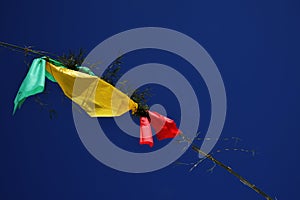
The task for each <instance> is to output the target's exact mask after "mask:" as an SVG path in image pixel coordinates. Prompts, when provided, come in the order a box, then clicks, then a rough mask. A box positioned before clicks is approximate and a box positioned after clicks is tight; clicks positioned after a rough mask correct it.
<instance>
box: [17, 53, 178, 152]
mask: <svg viewBox="0 0 300 200" xmlns="http://www.w3.org/2000/svg"><path fill="white" fill-rule="evenodd" d="M77 69H78V71H75V70H71V69H68V68H66V67H64V66H63V65H62V64H61V63H60V62H58V61H56V60H53V59H49V58H47V59H46V58H45V57H43V58H37V59H34V60H33V62H32V65H31V67H30V69H29V71H28V73H27V75H26V77H25V79H24V80H23V82H22V84H21V86H20V88H19V91H18V93H17V95H16V98H15V100H14V111H13V113H15V112H16V110H17V109H19V108H21V106H22V104H23V103H24V101H25V100H26V98H27V97H29V96H32V95H36V94H38V93H41V92H43V91H44V88H45V79H46V78H47V79H49V80H51V81H53V82H57V83H58V85H59V86H60V88H61V89H62V91H63V92H64V94H65V95H66V96H67V97H68V98H70V99H71V100H72V101H73V102H75V103H76V104H77V105H79V106H80V107H81V108H82V109H83V110H84V111H85V112H86V113H87V114H88V115H89V116H90V117H116V116H120V115H122V114H124V113H125V112H128V111H130V110H131V111H132V112H133V113H134V112H136V110H137V108H138V104H137V103H136V102H134V101H133V100H132V99H130V98H129V97H128V96H127V95H126V94H124V93H122V92H121V91H120V90H118V89H117V88H115V87H114V86H112V85H111V84H109V83H107V82H105V81H104V80H102V79H101V78H99V77H97V76H96V75H95V74H94V73H93V72H92V71H91V70H90V69H89V68H87V67H81V66H79V67H77ZM148 114H149V118H147V117H140V144H148V145H149V146H150V147H152V146H153V138H152V131H151V126H152V127H153V129H154V130H155V132H156V137H157V139H158V140H163V139H166V138H174V137H175V136H177V135H178V134H179V133H180V130H179V129H177V127H176V124H175V122H174V121H173V120H171V119H169V118H167V117H165V116H162V115H160V114H159V113H156V112H151V111H148Z"/></svg>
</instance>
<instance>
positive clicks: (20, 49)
mask: <svg viewBox="0 0 300 200" xmlns="http://www.w3.org/2000/svg"><path fill="white" fill-rule="evenodd" d="M0 46H2V47H5V48H8V49H10V50H13V51H18V52H24V53H25V54H26V55H32V54H34V55H39V56H47V57H48V56H49V55H52V56H56V57H58V56H57V55H55V54H53V53H50V52H46V51H37V50H33V49H31V48H30V47H21V46H18V45H14V44H10V43H7V42H1V41H0Z"/></svg>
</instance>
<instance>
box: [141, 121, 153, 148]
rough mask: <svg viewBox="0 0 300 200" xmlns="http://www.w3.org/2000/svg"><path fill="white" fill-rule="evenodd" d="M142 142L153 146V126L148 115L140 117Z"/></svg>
mask: <svg viewBox="0 0 300 200" xmlns="http://www.w3.org/2000/svg"><path fill="white" fill-rule="evenodd" d="M140 144H148V145H149V146H150V147H152V146H153V138H152V131H151V126H150V122H149V120H148V118H147V117H141V118H140Z"/></svg>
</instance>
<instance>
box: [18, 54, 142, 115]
mask: <svg viewBox="0 0 300 200" xmlns="http://www.w3.org/2000/svg"><path fill="white" fill-rule="evenodd" d="M53 61H54V60H51V62H53ZM54 63H55V64H57V65H59V67H58V66H55V65H53V64H52V63H50V62H46V60H45V59H44V58H38V59H35V60H34V61H33V63H32V65H31V67H30V69H29V72H28V74H27V75H26V77H25V79H24V81H23V82H22V85H21V87H20V89H19V92H18V94H17V96H16V98H15V101H14V103H15V106H14V112H15V111H16V109H17V108H20V107H21V105H22V103H23V102H24V101H25V99H26V98H27V97H29V96H31V95H35V94H38V93H41V92H43V91H44V87H45V77H47V78H48V79H50V80H52V81H54V80H55V81H56V82H57V83H58V84H59V86H60V87H61V89H62V90H63V92H64V94H65V95H66V96H67V97H69V98H70V99H71V100H72V101H73V102H75V103H77V104H78V105H79V106H80V107H81V108H82V109H83V110H85V111H86V112H87V114H89V115H90V116H91V117H113V116H120V115H122V114H124V113H125V112H127V111H129V110H132V111H133V112H135V111H136V109H137V107H138V104H137V103H135V102H134V101H132V100H131V99H130V98H129V97H128V96H127V95H126V94H124V93H122V92H121V91H119V90H118V89H117V88H115V87H113V86H112V85H110V84H109V83H107V82H105V81H103V80H102V79H100V78H99V77H97V76H93V73H92V72H91V71H90V70H89V69H88V68H85V67H80V68H79V70H81V71H84V72H85V73H82V72H80V71H74V70H70V69H67V68H65V67H63V66H61V64H60V63H59V62H57V61H54ZM86 73H89V74H86ZM90 74H92V75H90ZM75 81H76V85H74V84H75ZM74 86H75V87H74Z"/></svg>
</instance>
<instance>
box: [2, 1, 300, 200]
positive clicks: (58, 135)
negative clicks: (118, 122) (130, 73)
mask: <svg viewBox="0 0 300 200" xmlns="http://www.w3.org/2000/svg"><path fill="white" fill-rule="evenodd" d="M0 6H1V8H2V9H1V10H2V11H1V13H0V16H1V17H0V23H1V31H0V40H1V41H6V42H9V43H13V44H18V45H22V46H23V45H28V46H29V45H31V46H33V48H36V49H42V50H45V51H49V52H53V53H55V54H63V53H65V52H67V51H68V50H69V49H73V50H77V49H79V48H81V47H82V48H84V49H86V50H87V51H90V50H92V49H93V48H94V47H95V46H96V45H97V44H98V43H100V42H101V41H103V40H105V39H106V38H108V37H110V36H112V35H114V34H117V33H119V32H121V31H125V30H128V29H132V28H138V27H146V26H156V27H164V28H169V29H174V30H176V31H180V32H182V33H184V34H186V35H188V36H190V37H192V38H193V39H195V40H196V41H197V42H199V43H200V44H201V45H202V46H203V47H204V48H205V49H206V50H207V52H208V53H209V54H210V56H211V57H212V58H213V60H214V62H215V63H216V64H217V66H218V69H219V71H220V73H221V75H222V78H223V81H224V85H225V88H226V94H227V117H226V122H225V126H224V129H223V132H222V135H221V138H223V139H224V138H231V137H238V138H241V139H242V141H241V142H239V143H238V144H237V146H235V144H234V142H233V141H229V142H226V141H224V140H222V139H221V140H220V141H219V142H218V143H217V145H216V146H215V149H214V150H213V152H215V156H216V158H218V159H219V160H221V161H223V162H224V163H226V164H228V165H229V166H231V167H232V168H233V169H235V170H236V171H238V172H239V173H240V174H242V175H243V176H245V177H246V178H248V179H249V180H251V181H252V182H253V183H255V184H256V185H257V186H259V187H260V188H262V189H263V190H264V191H265V192H267V193H268V194H269V195H270V196H272V197H277V199H279V200H280V199H292V198H294V199H295V198H296V197H297V196H298V193H297V189H298V187H297V183H298V182H299V181H300V173H299V171H298V169H299V167H300V160H299V156H298V152H299V145H300V140H299V139H300V136H299V132H300V128H299V123H298V121H299V120H298V116H299V114H300V107H299V105H298V103H299V100H300V95H299V92H298V91H299V89H300V81H299V80H300V79H299V78H298V76H299V72H300V70H299V59H298V53H299V42H300V40H299V32H300V29H299V19H300V16H299V6H300V5H299V2H297V1H294V0H286V1H283V0H280V1H279V0H274V1H258V0H255V1H184V2H179V1H151V2H150V1H149V2H146V1H144V2H143V1H135V0H131V1H129V0H124V1H64V2H62V1H57V0H53V1H48V2H47V1H45V2H41V1H34V0H28V1H15V0H11V1H2V2H1V3H0ZM174 42H176V41H174ZM0 59H1V63H2V69H4V70H2V74H3V75H2V78H1V79H0V85H1V86H2V93H1V106H0V120H1V122H2V123H1V126H0V127H1V140H0V150H1V151H0V152H1V153H0V156H1V159H2V160H1V165H0V170H1V179H0V180H1V181H0V198H1V199H23V200H25V199H30V200H35V199H66V198H67V199H117V198H123V199H140V198H143V199H154V198H155V199H191V198H193V199H195V198H199V199H200V198H201V199H213V200H214V199H220V198H224V199H245V200H252V199H263V198H262V197H260V196H259V195H258V194H256V193H255V192H253V191H251V190H250V189H248V188H247V187H246V186H244V185H243V184H241V183H240V182H239V181H238V180H236V179H235V178H234V177H232V176H231V175H229V174H228V173H227V172H226V171H224V170H223V169H221V168H219V167H217V168H215V170H214V172H213V173H209V172H207V170H208V169H209V168H210V167H212V165H213V164H212V163H211V162H209V161H205V162H204V163H203V164H202V165H200V166H199V167H197V168H196V169H195V170H193V171H192V172H189V168H190V167H189V166H177V165H175V164H173V165H170V166H168V167H166V168H164V169H162V170H159V171H156V172H151V173H146V174H129V173H124V172H119V171H116V170H114V169H111V168H109V167H107V166H105V165H103V164H101V163H100V162H99V161H97V160H96V159H95V158H93V157H92V156H91V155H90V154H89V153H88V151H87V150H86V149H85V147H84V146H83V144H82V143H81V141H80V139H79V137H78V134H77V132H76V129H75V126H74V122H73V117H72V110H71V103H70V101H69V100H67V99H65V98H63V95H62V92H61V91H60V89H59V87H58V86H57V85H55V84H52V83H49V82H47V83H48V84H47V88H48V91H49V93H48V94H45V95H41V98H42V99H43V100H44V101H45V102H46V103H48V104H51V105H49V107H51V108H54V109H55V110H56V111H57V118H55V119H52V120H51V119H50V117H49V113H48V108H44V109H43V108H41V107H40V106H39V105H38V104H37V103H35V101H34V98H29V99H28V100H27V101H26V102H25V103H24V105H23V107H22V109H21V110H19V111H18V112H17V113H16V115H15V116H12V114H11V113H12V109H13V100H14V97H15V95H16V93H17V91H18V88H19V86H20V83H21V81H22V80H23V78H24V76H25V74H26V72H27V67H26V64H25V63H24V60H25V61H26V62H29V63H30V62H31V60H32V57H27V58H25V57H24V55H23V54H21V53H17V52H11V51H9V50H7V49H4V48H0ZM146 62H159V63H164V64H168V65H169V66H173V67H174V68H176V69H177V70H181V72H182V73H183V74H184V75H185V77H187V78H188V79H189V80H190V82H191V84H192V85H193V87H194V89H195V91H196V92H197V96H198V98H199V99H201V103H200V107H201V122H200V127H199V130H201V131H202V132H205V130H206V128H207V125H208V123H209V117H210V109H209V105H210V103H209V96H208V93H207V90H206V88H205V85H204V83H203V80H202V79H201V78H199V77H195V76H194V73H193V72H194V71H193V70H192V68H191V67H190V66H188V64H187V63H186V62H185V61H183V60H181V59H179V58H177V57H176V56H174V55H170V54H168V53H166V52H161V51H151V50H149V51H138V52H136V53H130V54H129V55H127V56H125V57H124V69H123V70H128V69H130V68H131V67H133V66H135V65H137V64H143V63H146ZM182 66H184V68H183V67H182ZM153 87H154V89H153V93H154V96H153V97H152V98H151V99H150V101H149V103H150V104H155V103H161V104H163V105H166V106H167V108H168V110H167V112H168V115H169V116H170V117H171V118H173V119H174V120H175V121H178V119H179V116H178V102H176V100H173V99H172V94H170V93H169V92H168V91H167V90H166V89H165V88H159V87H157V86H153ZM164 90H165V92H166V94H162V92H161V91H164ZM164 95H165V96H164ZM166 99H168V101H167V100H166ZM99 121H100V123H103V124H106V125H107V126H108V128H109V129H110V130H111V132H113V133H116V134H115V135H114V136H111V137H112V139H113V140H115V141H114V142H115V143H116V144H118V145H120V146H122V147H123V148H125V149H126V148H128V149H130V150H133V151H148V149H147V148H146V147H140V146H139V144H138V140H136V139H133V138H130V137H127V136H126V135H124V134H123V135H122V132H121V131H119V130H118V129H117V128H116V127H115V126H114V125H113V123H112V122H111V121H110V119H100V120H99ZM110 124H112V125H111V126H110ZM118 134H119V135H118ZM164 144H165V143H163V142H162V143H157V146H156V147H155V148H160V147H161V146H163V145H164ZM235 147H237V148H244V149H249V150H252V149H254V150H256V151H257V154H256V155H255V156H254V157H253V156H251V154H247V153H243V152H224V153H217V150H218V149H224V148H235ZM180 161H182V162H192V161H197V155H196V154H195V153H194V152H192V151H191V150H188V151H187V152H186V154H185V155H183V157H182V158H181V159H180Z"/></svg>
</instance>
